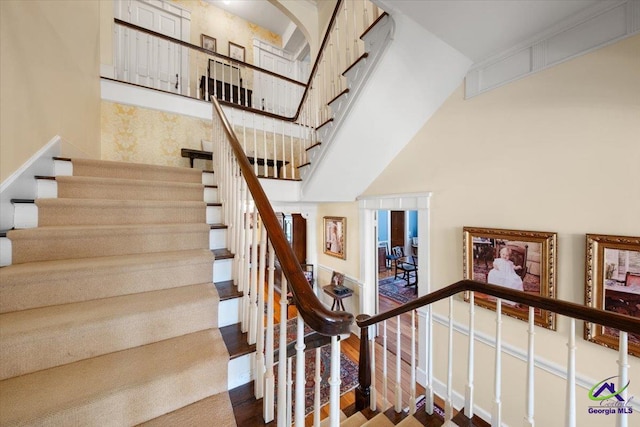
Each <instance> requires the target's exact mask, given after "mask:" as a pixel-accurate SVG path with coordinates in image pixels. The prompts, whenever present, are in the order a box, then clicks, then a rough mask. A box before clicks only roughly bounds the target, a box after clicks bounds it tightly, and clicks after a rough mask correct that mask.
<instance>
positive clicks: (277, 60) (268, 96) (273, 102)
mask: <svg viewBox="0 0 640 427" xmlns="http://www.w3.org/2000/svg"><path fill="white" fill-rule="evenodd" d="M258 61H259V64H258V66H260V68H264V69H265V70H269V71H273V72H274V73H278V74H281V75H283V76H286V77H290V78H293V74H294V68H293V64H292V62H291V61H290V60H288V59H287V58H284V57H282V56H280V55H277V54H275V53H272V52H269V51H267V50H265V49H259V54H258ZM257 80H258V81H257V82H256V83H257V84H256V97H257V99H259V100H260V104H258V105H260V106H261V108H262V109H263V110H265V111H269V112H271V113H275V114H281V115H286V114H287V111H290V110H291V109H292V104H293V99H292V97H291V95H290V94H289V93H287V92H288V91H287V89H288V86H290V85H291V84H290V83H287V82H285V81H284V80H282V79H279V78H277V77H273V76H270V75H267V74H264V73H260V74H259V77H258V79H257ZM289 89H290V88H289ZM297 107H298V105H297V104H296V105H295V108H297Z"/></svg>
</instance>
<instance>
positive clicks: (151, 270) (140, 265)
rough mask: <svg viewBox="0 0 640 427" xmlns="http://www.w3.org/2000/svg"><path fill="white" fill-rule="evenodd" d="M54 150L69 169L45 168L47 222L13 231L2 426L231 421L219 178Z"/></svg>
mask: <svg viewBox="0 0 640 427" xmlns="http://www.w3.org/2000/svg"><path fill="white" fill-rule="evenodd" d="M56 163H57V166H56V169H59V168H58V166H59V164H62V169H63V170H65V169H66V170H67V171H68V172H61V173H60V174H58V173H57V175H58V176H56V177H55V179H54V180H51V179H46V180H45V179H40V180H38V182H39V195H38V199H36V200H35V201H34V202H35V205H36V206H37V210H38V226H37V227H35V228H27V229H16V230H12V231H9V232H8V233H7V237H8V238H9V239H10V240H11V245H12V265H10V266H7V267H4V268H1V269H0V380H1V381H0V425H3V426H5V425H7V426H9V425H100V426H107V425H137V424H141V423H148V424H149V425H187V424H190V425H203V424H210V423H211V420H212V419H215V420H216V422H217V423H219V425H225V426H226V425H235V420H234V417H233V410H232V408H231V403H230V400H229V397H228V393H227V389H228V378H227V375H228V374H227V369H228V363H229V353H228V351H227V348H226V346H225V345H224V342H223V338H222V335H221V333H220V331H219V330H218V324H219V323H218V317H219V308H218V307H219V302H220V301H219V300H220V298H219V295H218V292H217V291H216V288H215V287H214V285H213V283H212V281H213V280H212V278H213V270H212V266H213V265H214V255H213V252H212V251H211V250H210V249H211V248H210V235H211V236H213V233H214V232H215V231H214V230H217V229H220V228H222V227H220V226H217V227H216V226H215V225H214V226H212V225H210V224H207V223H206V219H207V217H209V218H215V217H216V214H215V213H213V212H210V213H209V214H208V213H207V210H211V209H215V208H216V206H215V205H212V206H209V207H207V204H206V203H205V201H204V200H203V199H204V196H205V194H207V196H208V197H210V195H209V193H211V192H212V191H214V192H215V188H214V187H213V186H211V185H209V186H205V185H203V173H202V171H200V170H193V169H186V168H173V167H161V166H151V165H134V164H129V163H118V162H105V161H93V160H57V161H56ZM63 174H66V175H70V176H62V175H63ZM212 175H213V174H212V173H207V174H204V179H205V180H211V179H212ZM205 187H206V188H205ZM56 196H57V197H56ZM208 201H211V202H215V200H208ZM218 216H219V215H218ZM222 270H224V268H222Z"/></svg>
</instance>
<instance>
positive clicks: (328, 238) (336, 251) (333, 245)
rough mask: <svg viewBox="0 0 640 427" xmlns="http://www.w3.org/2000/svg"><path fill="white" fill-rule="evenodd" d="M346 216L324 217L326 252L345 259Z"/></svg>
mask: <svg viewBox="0 0 640 427" xmlns="http://www.w3.org/2000/svg"><path fill="white" fill-rule="evenodd" d="M345 222H346V218H336V217H325V218H324V253H325V254H327V255H332V256H336V257H339V258H342V259H345V250H344V249H345V242H344V230H345Z"/></svg>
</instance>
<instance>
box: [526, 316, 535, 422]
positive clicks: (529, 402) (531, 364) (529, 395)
mask: <svg viewBox="0 0 640 427" xmlns="http://www.w3.org/2000/svg"><path fill="white" fill-rule="evenodd" d="M535 327H536V323H535V309H534V308H533V307H531V306H529V329H528V334H529V346H528V349H527V390H526V397H525V399H526V400H525V405H526V411H527V412H526V415H525V418H524V424H523V425H524V427H534V425H535V422H534V421H533V408H534V399H535V388H534V370H535V350H534V336H535Z"/></svg>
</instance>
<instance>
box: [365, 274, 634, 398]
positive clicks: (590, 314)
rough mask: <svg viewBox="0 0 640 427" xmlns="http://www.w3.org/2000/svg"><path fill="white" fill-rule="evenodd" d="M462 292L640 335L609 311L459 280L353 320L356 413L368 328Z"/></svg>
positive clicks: (367, 353)
mask: <svg viewBox="0 0 640 427" xmlns="http://www.w3.org/2000/svg"><path fill="white" fill-rule="evenodd" d="M466 291H473V292H479V293H483V294H485V295H491V296H493V297H496V298H502V299H505V300H509V301H513V302H516V303H520V304H524V305H528V306H531V307H535V308H540V309H544V310H549V311H552V312H554V313H557V314H561V315H564V316H569V317H572V318H574V319H581V320H585V321H587V322H593V323H596V324H598V325H603V326H608V327H612V328H616V329H620V330H623V331H627V332H631V333H634V334H640V319H638V318H636V317H631V316H626V315H624V314H618V313H613V312H611V311H605V310H600V309H597V308H592V307H587V306H584V305H580V304H575V303H572V302H567V301H562V300H556V299H553V298H548V297H543V296H539V295H531V294H526V293H524V292H522V291H516V290H514V289H509V288H505V287H502V286H497V285H490V284H487V283H481V282H476V281H474V280H461V281H459V282H456V283H454V284H452V285H449V286H447V287H445V288H442V289H438V290H437V291H434V292H431V293H430V294H427V295H425V296H422V297H420V298H418V299H416V300H414V301H411V302H409V303H407V304H404V305H401V306H399V307H396V308H394V309H392V310H389V311H386V312H384V313H380V314H377V315H375V316H369V315H367V314H361V315H358V317H357V318H356V323H357V324H358V326H359V327H360V328H361V329H360V331H361V332H360V336H361V339H360V360H359V364H358V369H359V375H358V378H359V382H360V384H359V385H358V387H357V388H356V410H362V409H364V408H366V407H368V406H369V403H370V394H371V375H370V371H371V356H370V351H372V350H371V347H370V345H369V338H368V330H369V328H368V327H369V326H372V325H375V324H377V323H380V322H382V321H384V320H387V319H390V318H392V317H396V316H399V315H401V314H404V313H407V312H410V311H412V310H416V309H418V308H420V307H424V306H425V305H429V304H433V303H435V302H437V301H441V300H443V299H445V298H449V297H451V296H453V295H456V294H458V293H460V292H466Z"/></svg>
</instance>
